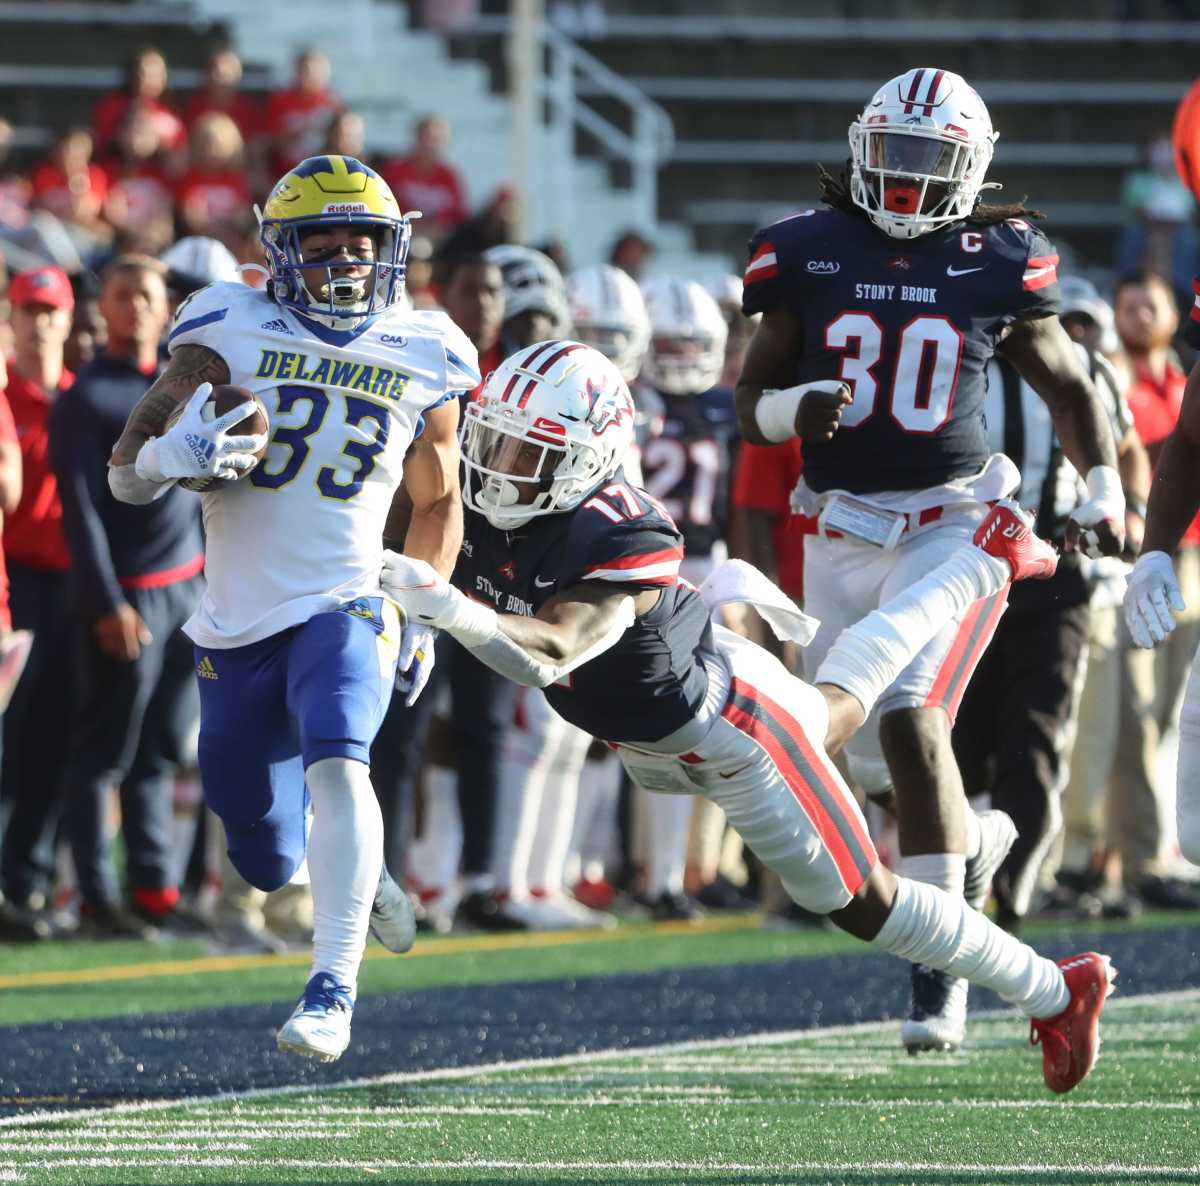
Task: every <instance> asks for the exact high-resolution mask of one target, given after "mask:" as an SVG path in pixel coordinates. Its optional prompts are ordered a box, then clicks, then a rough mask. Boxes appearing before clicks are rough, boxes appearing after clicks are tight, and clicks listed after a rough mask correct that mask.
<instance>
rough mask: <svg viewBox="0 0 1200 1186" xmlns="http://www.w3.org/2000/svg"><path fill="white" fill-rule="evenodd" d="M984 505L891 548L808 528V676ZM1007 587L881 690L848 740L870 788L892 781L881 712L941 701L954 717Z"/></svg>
mask: <svg viewBox="0 0 1200 1186" xmlns="http://www.w3.org/2000/svg"><path fill="white" fill-rule="evenodd" d="M987 509H988V508H987V506H986V505H985V504H984V503H982V502H980V503H967V504H963V505H962V506H961V507H955V508H953V509H951V510H947V511H946V512H945V513H944V514H943V515H942V517H941V518H940V519H938V520H937V521H935V522H933V523H929V524H927V525H925V526H923V527H919V528H917V529H916V530H914V531H912V532H910V533H907V534H905V535H903V536H901V537H900V542H899V543H898V544H897V545H896V547H895V548H894V549H893V550H892V551H890V552H888V551H885V550H884V549H883V548H878V547H876V546H875V545H873V544H868V543H864V542H860V541H858V540H855V539H849V538H845V539H826V538H824V537H823V536H820V535H814V536H809V537H808V538H806V539H805V541H804V609H805V611H806V612H807V613H810V614H812V615H813V617H815V618H817V619H818V620H819V621H820V623H821V628H820V629H819V630H818V631H817V636H816V638H815V639H813V641H812V643H811V645H810V646H808V647H806V648H805V650H804V652H803V655H804V670H805V673H806V674H807V675H808V676H809V677H810V678H811V677H812V675H813V674H814V673H815V672H816V670H817V668H818V667H819V666H820V664H821V662H822V660H823V659H824V658H825V656H826V654H827V653H828V651H829V649H830V647H832V646H833V644H834V642H835V641H836V640H837V637H838V635H839V634H841V632H842V631H843V630H844V629H846V627H848V626H852V625H854V623H856V622H858V621H859V620H860V619H862V618H865V617H866V616H867V614H869V613H870V612H871V611H872V610H874V609H878V608H880V607H881V606H882V605H884V603H885V602H887V601H888V599H889V598H891V597H895V596H896V595H897V594H899V593H902V592H903V591H904V590H905V589H907V588H909V587H910V586H911V585H915V584H916V583H917V581H919V580H920V579H921V578H922V577H925V576H928V575H929V573H931V572H932V571H933V570H934V569H935V568H937V567H938V565H940V564H942V563H944V562H945V561H946V560H948V559H950V557H951V556H953V555H954V553H955V552H956V551H958V549H959V548H961V547H962V546H963V544H969V543H970V542H971V537H972V535H973V533H974V531H975V528H976V527H977V526H978V525H979V522H980V520H981V519H982V518H983V516H984V515H985V514H986V513H987ZM1007 599H1008V590H1007V588H1005V589H1003V590H1001V591H1000V592H999V593H997V594H995V595H994V596H993V597H990V598H987V599H986V600H983V601H977V602H975V603H974V604H973V605H970V606H968V607H967V608H966V610H965V611H964V612H963V613H961V614H959V615H958V616H956V617H955V618H954V619H952V620H951V621H948V622H947V623H946V624H945V625H944V626H943V627H942V629H941V630H940V631H939V632H938V633H937V634H936V635H935V636H934V637H933V638H932V639H931V640H930V641H929V642H928V643H927V644H926V645H925V646H924V647H922V648H921V650H920V651H918V652H917V654H916V655H915V657H914V658H913V659H912V661H911V662H910V663H909V664H908V666H907V667H905V668H904V670H903V671H901V672H900V673H899V675H897V677H896V679H895V681H894V682H893V683H892V685H891V687H890V688H889V689H888V690H887V691H886V692H885V693H884V694H883V695H882V696H881V697H880V699H879V702H878V704H877V705H876V708H875V711H874V712H873V713H872V714H871V716H870V717H869V718H868V720H867V723H866V724H865V725H864V726H863V727H862V728H861V729H859V731H858V732H857V733H856V734H855V735H854V737H853V738H851V740H850V741H849V742H848V743H847V745H846V755H847V757H848V759H849V762H850V771H851V774H852V775H853V776H854V778H855V781H857V782H858V783H859V785H861V786H862V788H863V789H864V790H865V791H866V792H867V793H868V794H874V793H877V792H880V791H883V790H886V789H887V788H888V787H889V786H890V785H891V776H890V775H889V774H888V770H887V763H886V762H885V761H884V758H883V750H882V748H881V747H880V744H879V723H878V722H879V717H880V716H881V715H882V714H883V713H887V712H891V711H892V710H893V709H897V708H918V707H921V706H923V705H929V706H933V705H939V706H941V707H943V708H945V710H946V712H947V713H948V714H949V716H950V719H951V721H953V720H954V717H955V714H956V713H957V712H958V705H959V703H960V701H961V700H962V695H963V692H964V691H965V690H966V687H967V682H968V680H970V678H971V675H972V673H973V672H974V670H975V668H976V666H977V665H978V663H979V659H980V657H981V656H982V655H983V652H984V650H985V649H986V648H987V645H988V643H989V642H990V641H991V638H992V635H993V634H994V633H995V631H996V625H997V623H998V622H999V621H1000V616H1001V614H1003V612H1004V609H1005V606H1006V605H1007Z"/></svg>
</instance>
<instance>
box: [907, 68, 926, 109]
mask: <svg viewBox="0 0 1200 1186" xmlns="http://www.w3.org/2000/svg"><path fill="white" fill-rule="evenodd" d="M924 77H925V71H924V70H918V71H917V72H916V74H914V75H913V80H912V86H910V87H909V88H908V94H907V95H905V96H904V101H905V103H915V102H916V101H917V90H918V89H919V88H920V86H921V79H922V78H924Z"/></svg>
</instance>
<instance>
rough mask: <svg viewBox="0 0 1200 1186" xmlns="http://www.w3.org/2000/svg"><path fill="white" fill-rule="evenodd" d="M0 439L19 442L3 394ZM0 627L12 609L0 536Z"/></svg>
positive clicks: (0, 397) (9, 620) (5, 626)
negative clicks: (9, 601) (9, 604)
mask: <svg viewBox="0 0 1200 1186" xmlns="http://www.w3.org/2000/svg"><path fill="white" fill-rule="evenodd" d="M10 386H11V382H10ZM0 441H6V442H12V443H13V444H17V443H19V438H18V437H17V426H16V425H15V424H14V423H13V414H12V409H11V408H10V407H9V406H8V400H7V399H6V398H5V397H4V396H3V395H0ZM5 534H7V532H6V533H5ZM0 629H3V630H5V631H8V630H11V629H12V611H11V610H10V609H9V606H8V565H7V564H6V563H5V561H4V540H3V539H2V538H0Z"/></svg>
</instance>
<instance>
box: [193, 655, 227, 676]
mask: <svg viewBox="0 0 1200 1186" xmlns="http://www.w3.org/2000/svg"><path fill="white" fill-rule="evenodd" d="M196 674H197V675H198V676H199V677H200V678H201V679H220V678H221V677H220V676H219V675H218V674H217V669H216V668H215V667H214V666H213V661H212V660H211V659H210V658H209V657H208V656H207V655H205V656H204V658H203V659H201V660H200V662H199V663H197V664H196Z"/></svg>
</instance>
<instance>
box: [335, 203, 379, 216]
mask: <svg viewBox="0 0 1200 1186" xmlns="http://www.w3.org/2000/svg"><path fill="white" fill-rule="evenodd" d="M324 213H326V214H369V213H370V211H369V210H368V209H367V204H366V202H330V203H329V205H327V206H326V207H325V210H324Z"/></svg>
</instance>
